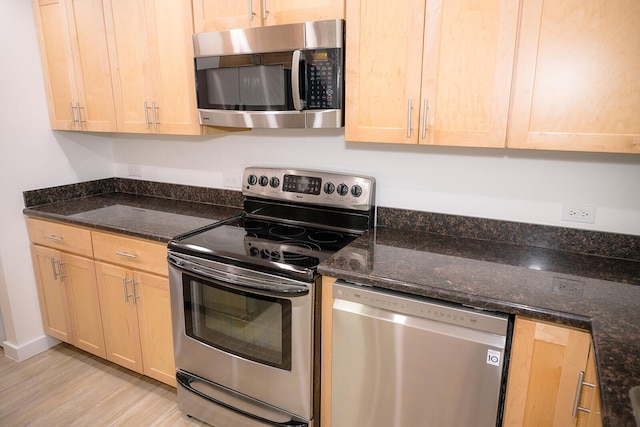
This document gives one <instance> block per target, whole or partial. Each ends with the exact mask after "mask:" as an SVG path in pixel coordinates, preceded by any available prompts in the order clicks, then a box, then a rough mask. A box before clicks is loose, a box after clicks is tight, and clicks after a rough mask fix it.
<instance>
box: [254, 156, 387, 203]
mask: <svg viewBox="0 0 640 427" xmlns="http://www.w3.org/2000/svg"><path fill="white" fill-rule="evenodd" d="M242 194H244V195H245V196H251V197H260V198H265V199H274V200H285V201H292V202H299V203H309V204H317V205H323V206H335V207H340V208H345V209H354V210H362V211H368V210H369V209H371V207H372V206H374V203H375V200H374V199H375V179H374V178H371V177H368V176H359V175H348V174H341V173H334V172H321V171H315V170H301V169H278V168H259V167H249V168H246V169H245V170H244V174H243V177H242Z"/></svg>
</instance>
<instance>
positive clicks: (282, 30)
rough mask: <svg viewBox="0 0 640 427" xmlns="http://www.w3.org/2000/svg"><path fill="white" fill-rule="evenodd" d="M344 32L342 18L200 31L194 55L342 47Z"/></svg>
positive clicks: (195, 41)
mask: <svg viewBox="0 0 640 427" xmlns="http://www.w3.org/2000/svg"><path fill="white" fill-rule="evenodd" d="M343 33H344V23H343V21H342V20H339V19H336V20H327V21H313V22H303V23H299V24H287V25H272V26H267V27H257V28H245V29H238V30H228V31H216V32H209V33H199V34H194V36H193V45H194V55H195V57H196V58H201V57H206V56H221V55H239V54H250V53H266V52H285V51H294V50H296V49H316V48H331V47H337V48H341V47H342V45H343Z"/></svg>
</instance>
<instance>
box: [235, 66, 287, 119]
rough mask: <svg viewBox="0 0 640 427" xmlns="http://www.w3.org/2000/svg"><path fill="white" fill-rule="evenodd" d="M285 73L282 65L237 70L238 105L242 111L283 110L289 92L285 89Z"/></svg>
mask: <svg viewBox="0 0 640 427" xmlns="http://www.w3.org/2000/svg"><path fill="white" fill-rule="evenodd" d="M285 71H286V70H285V68H284V66H283V65H254V66H250V67H241V68H239V70H238V75H239V87H240V104H241V105H242V106H243V109H247V110H285V109H286V105H287V102H286V98H287V94H288V93H290V92H291V91H290V90H287V87H286V83H287V73H285ZM289 74H290V73H289ZM289 81H290V77H289ZM289 85H290V84H289Z"/></svg>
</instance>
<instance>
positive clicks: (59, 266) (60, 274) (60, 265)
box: [57, 260, 67, 283]
mask: <svg viewBox="0 0 640 427" xmlns="http://www.w3.org/2000/svg"><path fill="white" fill-rule="evenodd" d="M57 263H58V277H59V278H60V282H62V283H64V278H65V277H67V276H66V275H65V274H64V270H63V269H62V266H63V265H64V262H62V261H61V260H58V261H57Z"/></svg>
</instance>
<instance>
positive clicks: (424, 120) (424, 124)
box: [422, 98, 429, 139]
mask: <svg viewBox="0 0 640 427" xmlns="http://www.w3.org/2000/svg"><path fill="white" fill-rule="evenodd" d="M428 108H429V100H428V99H427V98H425V99H424V101H423V103H422V139H424V138H426V137H427V109H428Z"/></svg>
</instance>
